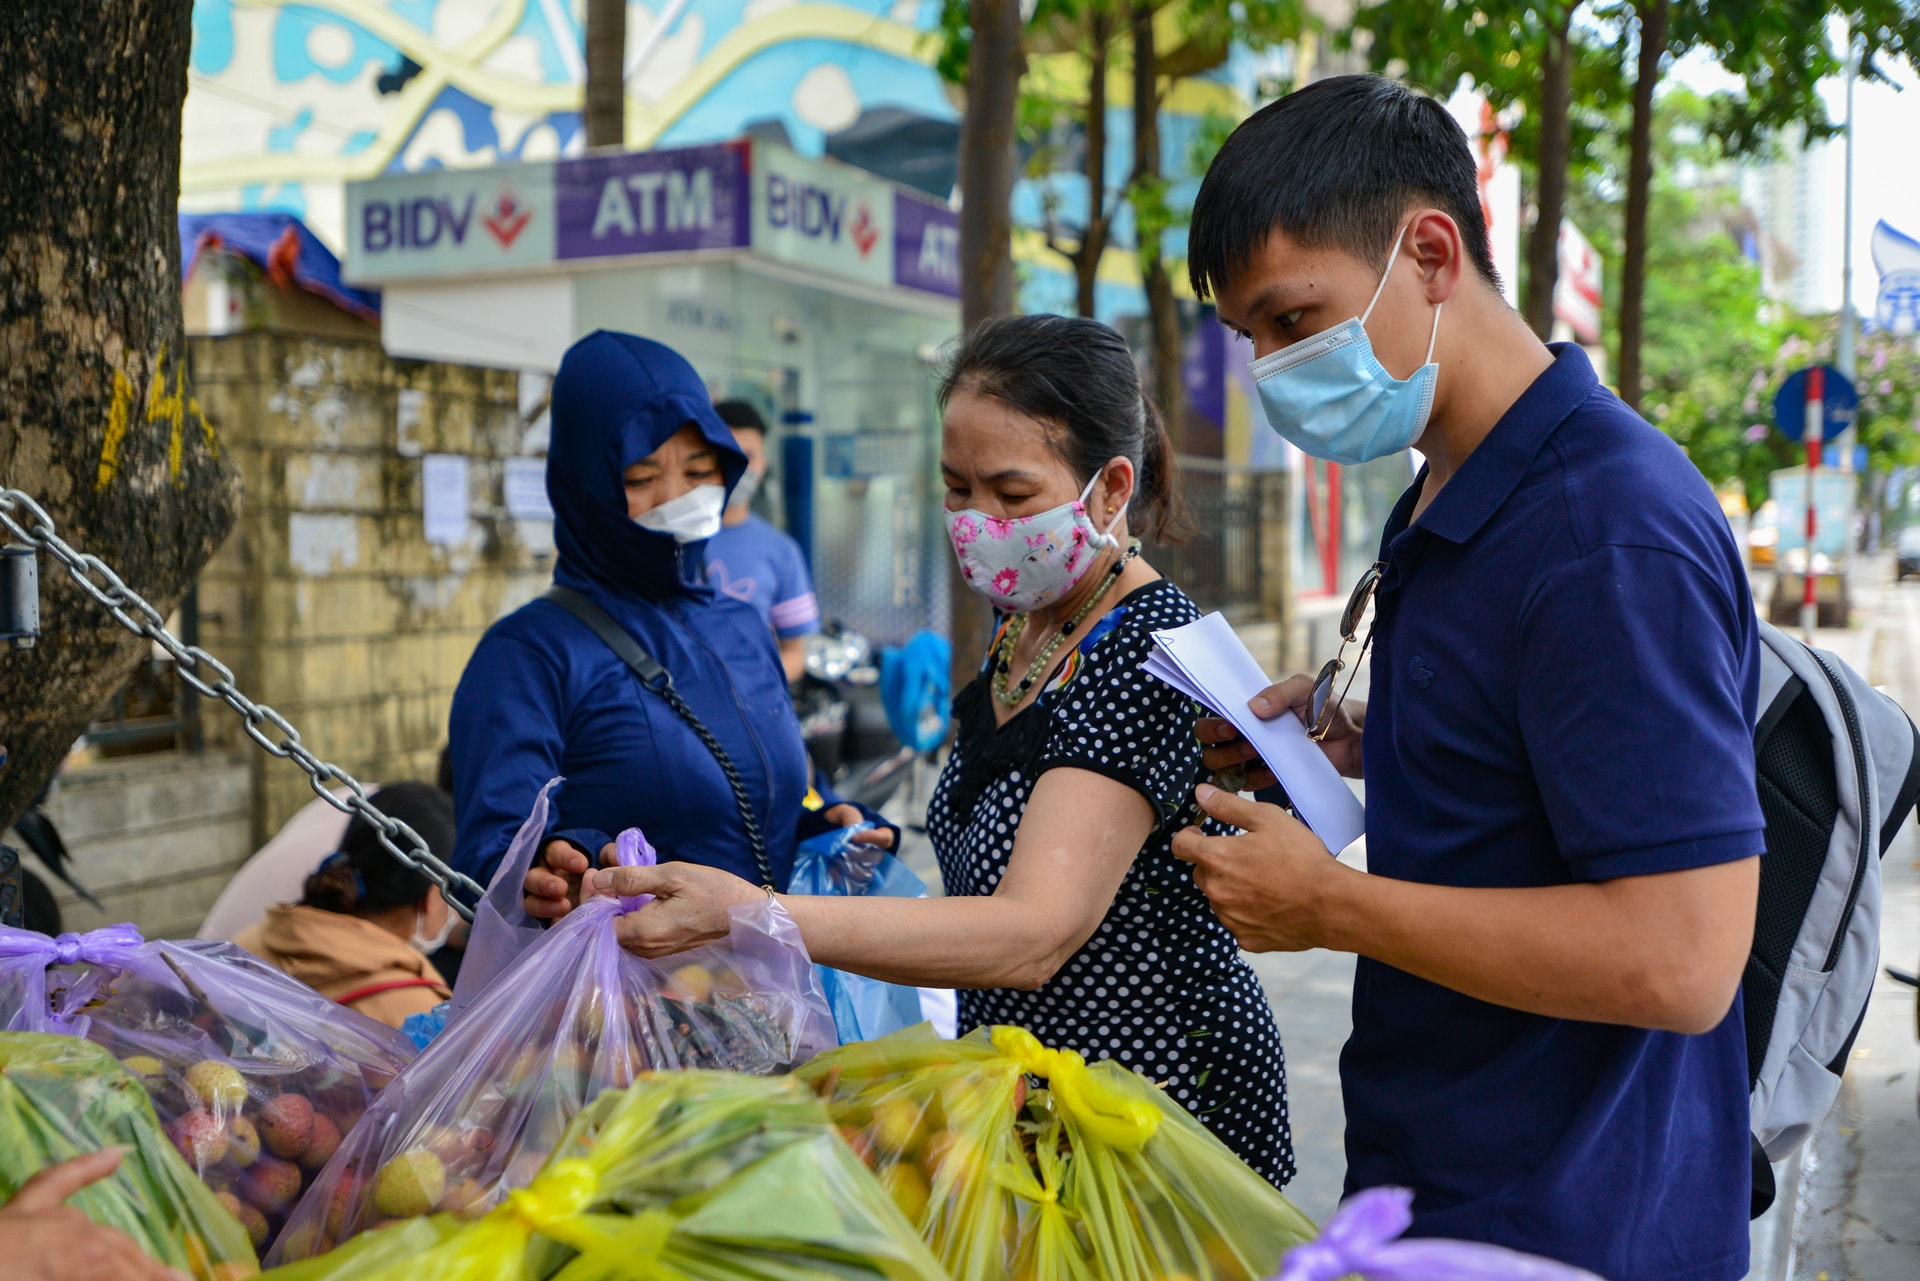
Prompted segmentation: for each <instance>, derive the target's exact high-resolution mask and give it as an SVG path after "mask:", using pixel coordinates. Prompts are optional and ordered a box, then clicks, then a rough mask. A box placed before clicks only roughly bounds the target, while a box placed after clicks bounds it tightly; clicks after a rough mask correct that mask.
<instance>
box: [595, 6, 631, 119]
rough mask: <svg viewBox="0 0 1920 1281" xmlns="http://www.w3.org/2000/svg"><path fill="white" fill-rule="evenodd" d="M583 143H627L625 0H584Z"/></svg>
mask: <svg viewBox="0 0 1920 1281" xmlns="http://www.w3.org/2000/svg"><path fill="white" fill-rule="evenodd" d="M586 53H587V121H586V124H587V146H589V147H624V146H626V143H627V0H587V49H586Z"/></svg>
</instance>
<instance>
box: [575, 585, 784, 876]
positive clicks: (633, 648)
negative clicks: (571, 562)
mask: <svg viewBox="0 0 1920 1281" xmlns="http://www.w3.org/2000/svg"><path fill="white" fill-rule="evenodd" d="M546 599H547V600H550V601H552V602H553V603H554V604H556V605H558V606H559V607H560V608H561V609H564V610H566V611H567V612H568V613H569V614H572V615H573V616H574V617H575V618H577V619H579V620H580V621H581V622H582V623H585V624H586V625H587V627H588V629H589V630H591V631H592V632H593V634H594V635H595V636H598V637H599V638H600V639H601V641H602V642H603V643H604V644H605V645H606V647H607V648H608V649H610V650H612V651H613V652H614V653H615V654H616V655H618V656H619V658H620V661H621V662H623V663H625V664H626V665H627V666H628V667H631V668H632V669H633V673H634V675H636V676H638V677H639V678H640V683H641V684H642V685H645V686H646V687H647V688H648V689H650V690H652V691H653V692H654V693H656V694H658V695H659V696H660V697H661V698H663V699H665V700H666V704H667V706H668V707H671V708H672V709H673V711H674V714H675V715H677V716H678V717H679V718H680V719H681V720H683V721H685V722H686V723H687V728H688V729H691V730H692V731H693V732H694V733H695V734H697V735H698V736H699V738H700V741H701V742H702V743H705V744H706V745H707V750H708V751H709V752H711V753H713V759H714V761H715V762H716V763H717V764H718V765H719V766H720V772H721V773H722V774H725V775H726V776H727V786H728V787H730V788H732V789H733V803H734V804H735V805H736V806H738V807H739V809H740V822H741V824H742V825H743V826H745V827H746V829H747V845H748V847H749V848H751V849H752V850H753V867H754V871H756V872H758V873H759V875H760V884H761V885H762V886H764V887H766V888H768V889H774V888H776V887H775V886H774V884H773V864H772V863H771V862H770V861H769V860H768V858H767V838H766V835H765V834H764V833H763V832H762V831H761V830H760V819H759V816H758V815H756V814H755V813H754V812H753V802H752V801H751V800H749V799H748V798H747V785H746V784H745V783H744V782H742V781H741V779H740V771H739V770H737V769H735V768H734V766H733V758H732V757H731V756H728V755H727V749H726V748H724V747H722V746H721V745H720V740H719V739H718V738H715V737H714V735H713V731H712V730H710V729H708V728H707V727H706V725H705V724H704V723H703V722H702V721H701V719H700V718H699V717H698V716H696V715H695V714H694V711H693V708H691V707H689V706H687V700H686V699H684V698H682V697H681V696H680V691H679V690H677V689H675V688H674V686H673V677H672V675H671V674H670V673H668V671H667V669H666V668H664V667H662V666H661V665H660V660H659V659H657V658H655V657H654V656H653V655H652V654H649V653H648V652H647V651H646V647H645V646H643V645H641V644H640V642H639V641H637V640H635V639H634V638H633V633H631V632H629V631H628V630H627V629H626V628H624V627H622V626H620V624H618V623H616V622H614V621H613V619H612V618H611V617H609V616H608V614H607V611H606V610H604V609H601V608H600V607H599V606H598V605H596V604H594V603H593V602H592V601H591V600H589V599H588V598H587V597H585V596H583V595H581V594H580V593H579V592H576V591H574V590H573V589H572V588H571V587H561V586H558V585H555V586H553V587H549V588H548V589H547V591H546Z"/></svg>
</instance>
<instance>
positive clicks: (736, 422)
mask: <svg viewBox="0 0 1920 1281" xmlns="http://www.w3.org/2000/svg"><path fill="white" fill-rule="evenodd" d="M713 412H714V413H716V414H719V415H720V421H721V422H723V423H725V424H726V425H727V426H729V427H731V428H733V429H734V430H736V431H738V430H740V429H741V428H745V429H746V430H748V431H757V432H759V433H760V434H761V435H762V436H764V435H766V434H767V420H766V419H764V418H762V417H761V416H760V411H759V410H757V409H755V408H754V407H753V406H752V405H751V404H750V403H748V402H747V401H744V400H723V401H721V402H720V403H719V404H717V405H715V406H714V407H713Z"/></svg>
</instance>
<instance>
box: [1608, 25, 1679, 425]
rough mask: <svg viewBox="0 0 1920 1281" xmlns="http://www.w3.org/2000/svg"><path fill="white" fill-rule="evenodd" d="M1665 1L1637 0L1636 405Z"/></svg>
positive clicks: (1631, 191) (1629, 294)
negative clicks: (1648, 211) (1656, 99)
mask: <svg viewBox="0 0 1920 1281" xmlns="http://www.w3.org/2000/svg"><path fill="white" fill-rule="evenodd" d="M1667 4H1668V0H1640V3H1638V4H1637V5H1636V6H1635V8H1636V10H1637V12H1638V13H1639V15H1640V67H1639V72H1638V78H1637V79H1636V80H1635V81H1634V85H1633V135H1632V142H1631V144H1630V145H1631V153H1630V155H1629V159H1628V164H1627V244H1626V252H1625V254H1624V255H1623V256H1622V261H1621V263H1620V373H1619V387H1620V398H1621V399H1622V400H1624V401H1626V402H1627V404H1628V405H1629V406H1630V407H1631V408H1634V409H1638V408H1640V333H1641V319H1642V315H1641V313H1642V310H1643V305H1644V302H1645V299H1646V291H1647V208H1648V204H1649V202H1650V201H1651V199H1652V195H1653V91H1654V89H1655V87H1656V86H1657V85H1658V84H1659V82H1660V56H1661V55H1662V54H1663V53H1665V52H1666V48H1667Z"/></svg>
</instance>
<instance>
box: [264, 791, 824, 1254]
mask: <svg viewBox="0 0 1920 1281" xmlns="http://www.w3.org/2000/svg"><path fill="white" fill-rule="evenodd" d="M544 806H545V794H544V793H543V794H542V799H541V801H540V803H539V804H537V805H536V806H535V812H534V816H533V817H532V818H529V819H528V826H529V827H534V828H535V834H536V839H537V836H538V835H539V834H540V833H544V831H545V826H544V825H545V814H544V812H543V811H544ZM536 819H537V820H538V821H539V826H538V827H535V820H536ZM524 832H525V829H523V834H524ZM619 845H620V852H621V858H622V860H623V861H626V860H628V859H631V860H633V865H638V864H639V863H640V862H642V861H644V860H645V859H647V858H649V857H651V855H652V850H651V849H650V848H649V847H647V845H646V843H645V841H644V839H642V838H640V836H639V834H638V833H637V832H634V833H623V834H622V838H621V840H620V842H619ZM524 874H525V872H524V865H523V867H522V870H521V875H522V876H524ZM499 884H500V880H499V878H498V877H496V878H495V888H498V886H499ZM516 884H517V882H516ZM488 902H489V904H490V905H494V894H493V892H492V891H491V890H490V891H489V893H488ZM495 907H496V910H495V912H494V916H493V918H492V919H493V922H494V924H493V926H492V927H491V929H490V933H491V935H492V937H493V939H494V942H495V946H496V949H497V950H496V951H495V953H494V955H495V956H496V957H497V956H499V955H502V954H503V953H504V952H505V951H506V950H508V949H509V948H512V947H514V946H517V945H518V944H520V943H522V942H523V941H524V942H525V946H524V947H521V948H520V950H519V952H518V955H517V956H515V957H514V958H513V959H511V960H510V961H509V962H508V963H507V964H506V965H505V967H504V968H502V969H501V970H499V971H498V973H496V974H495V975H494V977H493V979H492V981H490V982H488V983H486V984H485V985H484V987H482V988H480V989H479V990H478V991H473V992H470V993H469V998H468V1004H467V1005H466V1006H465V1008H464V1009H461V1010H459V1011H458V1012H457V1014H456V1015H455V1017H454V1018H452V1019H451V1020H450V1021H449V1022H448V1024H447V1027H446V1030H445V1031H443V1032H442V1033H441V1034H440V1035H439V1036H438V1037H437V1038H436V1039H435V1040H434V1041H433V1043H432V1044H431V1045H429V1046H428V1047H427V1048H426V1049H424V1050H422V1051H421V1052H420V1056H419V1057H418V1058H417V1059H415V1060H414V1062H413V1064H412V1066H410V1067H409V1068H408V1069H407V1070H406V1071H405V1072H403V1073H401V1075H400V1077H399V1079H398V1080H396V1081H394V1083H393V1084H392V1085H391V1086H389V1087H388V1088H387V1091H386V1093H385V1094H383V1095H382V1096H381V1097H380V1099H379V1100H378V1101H377V1102H375V1104H374V1105H373V1107H372V1108H371V1109H370V1110H369V1111H368V1113H367V1117H366V1119H365V1121H363V1122H362V1124H361V1126H360V1128H359V1130H358V1131H356V1132H355V1134H354V1135H353V1137H352V1138H351V1139H350V1140H349V1141H348V1142H347V1143H346V1144H344V1145H343V1146H342V1147H341V1149H340V1151H339V1152H338V1153H337V1154H336V1155H335V1156H334V1158H333V1160H332V1162H331V1163H329V1164H328V1166H327V1168H326V1169H325V1171H323V1172H322V1174H321V1176H320V1178H319V1179H318V1180H317V1181H316V1182H315V1183H314V1185H313V1187H312V1188H311V1189H310V1190H309V1191H308V1192H307V1194H306V1196H305V1197H304V1198H303V1199H302V1201H301V1202H300V1205H299V1206H298V1207H297V1208H296V1210H295V1211H294V1214H293V1217H292V1219H291V1220H290V1221H289V1223H288V1225H287V1229H286V1231H285V1232H284V1233H283V1234H282V1235H281V1238H280V1241H279V1243H278V1244H277V1245H276V1246H275V1247H274V1249H273V1251H272V1253H271V1254H270V1255H269V1256H268V1257H267V1260H266V1262H267V1264H268V1266H270V1267H271V1266H276V1265H278V1264H283V1263H292V1262H295V1261H298V1260H300V1259H305V1258H309V1257H311V1256H312V1255H315V1254H318V1253H321V1252H323V1251H326V1250H328V1249H331V1248H333V1247H334V1246H336V1245H338V1244H340V1243H341V1242H343V1241H346V1240H348V1239H350V1238H351V1237H353V1236H355V1235H357V1234H359V1233H361V1232H364V1231H366V1230H367V1229H369V1228H372V1227H375V1226H377V1225H379V1224H382V1223H387V1222H393V1221H396V1220H401V1219H410V1218H415V1217H418V1216H420V1215H425V1214H429V1213H432V1212H435V1211H444V1212H448V1213H452V1214H456V1215H459V1216H461V1217H468V1218H471V1217H475V1216H478V1215H480V1214H483V1213H485V1212H486V1211H487V1210H488V1209H490V1208H492V1207H493V1206H495V1205H497V1204H499V1203H500V1202H501V1201H502V1200H504V1199H505V1197H506V1196H507V1194H508V1193H510V1192H512V1191H515V1190H517V1189H520V1188H524V1187H526V1186H527V1185H528V1184H530V1183H531V1182H532V1181H533V1177H534V1175H535V1174H536V1173H537V1172H538V1171H539V1169H540V1167H541V1165H542V1164H543V1163H544V1162H545V1160H546V1158H547V1155H548V1154H549V1153H550V1152H551V1151H552V1150H553V1148H554V1146H555V1145H556V1144H557V1143H558V1142H559V1139H560V1136H561V1134H562V1132H563V1131H564V1130H565V1129H566V1127H567V1124H568V1123H569V1122H570V1121H572V1120H573V1118H574V1117H575V1116H576V1115H577V1114H578V1113H579V1112H580V1111H581V1109H583V1108H584V1107H586V1105H587V1104H588V1103H590V1102H592V1101H593V1099H594V1098H595V1097H596V1096H598V1095H599V1094H600V1093H601V1092H602V1091H603V1090H607V1089H613V1088H619V1087H623V1086H626V1085H628V1084H630V1083H631V1082H632V1081H633V1080H634V1078H635V1077H636V1076H638V1075H639V1074H640V1073H642V1072H646V1071H656V1070H663V1069H671V1068H719V1069H725V1070H729V1071H737V1072H750V1073H755V1074H759V1075H772V1074H775V1073H779V1072H784V1071H787V1070H789V1069H790V1068H792V1067H794V1066H795V1065H797V1064H799V1063H802V1062H804V1061H805V1060H807V1059H809V1058H811V1057H812V1056H813V1055H814V1054H816V1053H818V1052H819V1051H821V1050H824V1049H827V1048H829V1047H831V1046H833V1045H834V1044H835V1043H836V1037H835V1035H834V1027H833V1017H832V1015H831V1014H830V1013H829V1012H828V1009H827V1005H826V999H825V997H824V996H823V995H822V993H821V991H820V985H819V982H818V980H816V979H815V977H814V972H813V964H812V962H811V961H810V960H809V959H808V957H807V951H806V948H805V947H804V946H803V945H802V944H801V942H800V931H799V927H798V926H796V925H795V924H794V923H793V918H792V917H790V916H788V915H787V913H786V910H785V909H784V908H782V907H780V905H779V904H777V903H775V902H774V901H773V900H771V899H763V900H760V901H758V902H755V903H752V904H749V905H746V906H743V907H737V908H734V909H733V914H732V915H733V921H732V930H731V932H730V933H729V935H728V936H727V938H726V939H725V940H724V941H722V942H719V943H714V944H710V945H708V946H705V947H699V948H694V949H692V950H691V951H687V952H682V953H680V954H678V955H676V956H673V957H668V958H663V959H661V960H657V961H649V960H643V959H641V958H640V957H637V956H634V955H632V954H631V953H629V952H627V951H625V950H624V949H623V948H621V946H620V944H619V941H618V939H617V938H616V936H615V931H614V925H615V922H616V921H618V919H619V918H620V916H621V915H623V914H624V912H625V910H626V909H625V908H624V907H623V904H622V902H621V901H620V900H617V899H614V898H610V897H597V898H589V899H588V900H586V901H585V902H584V903H582V904H581V905H580V906H579V907H577V908H575V909H574V910H573V911H571V912H569V913H568V914H567V915H566V916H564V917H562V918H561V919H560V921H559V922H557V923H556V924H555V925H553V926H552V927H551V928H549V929H545V930H540V929H533V930H526V931H525V932H524V933H522V932H521V931H523V930H524V929H525V927H521V926H517V925H515V924H514V922H513V921H511V920H510V919H509V917H508V916H507V914H506V913H505V912H502V911H499V910H497V905H495ZM521 916H522V918H523V919H524V913H522V914H521ZM509 930H511V931H514V932H513V933H509V932H508V931H509ZM529 934H530V935H531V938H530V940H529V939H528V937H527V936H528V935H529ZM478 939H479V935H478V932H477V931H476V941H477V940H478ZM467 964H469V965H471V964H472V959H471V953H470V954H469V959H468V961H467ZM461 979H462V982H464V981H465V979H466V970H465V968H464V967H463V968H462V970H461Z"/></svg>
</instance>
